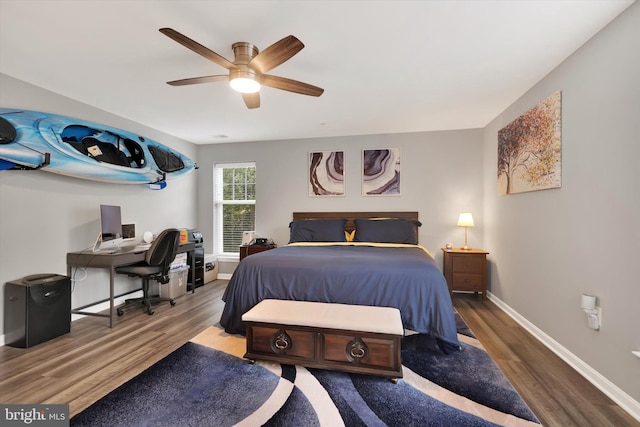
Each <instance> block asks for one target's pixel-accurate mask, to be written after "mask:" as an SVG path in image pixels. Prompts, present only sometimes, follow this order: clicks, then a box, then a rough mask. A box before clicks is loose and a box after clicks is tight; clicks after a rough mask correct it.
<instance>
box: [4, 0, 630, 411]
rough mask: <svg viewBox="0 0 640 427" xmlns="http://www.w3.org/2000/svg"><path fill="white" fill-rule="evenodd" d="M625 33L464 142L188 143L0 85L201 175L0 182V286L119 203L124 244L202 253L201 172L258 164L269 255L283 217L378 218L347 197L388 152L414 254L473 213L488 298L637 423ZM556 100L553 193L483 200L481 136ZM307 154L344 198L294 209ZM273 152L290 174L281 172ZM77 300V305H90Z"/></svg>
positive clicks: (593, 45)
mask: <svg viewBox="0 0 640 427" xmlns="http://www.w3.org/2000/svg"><path fill="white" fill-rule="evenodd" d="M639 20H640V7H639V6H638V4H633V5H632V6H630V7H629V8H628V9H627V10H626V11H625V12H624V13H623V14H621V15H620V16H619V17H618V18H617V19H616V20H614V21H613V22H612V23H611V24H610V25H609V26H608V27H606V28H605V29H604V30H602V31H601V32H600V33H599V34H597V35H596V36H595V37H594V38H593V39H592V40H590V41H589V42H588V43H587V44H585V45H584V46H583V47H582V48H581V49H579V50H578V51H577V52H576V53H575V54H574V55H572V56H571V57H570V58H569V59H567V60H566V61H564V62H563V63H562V64H561V65H560V66H559V67H558V68H557V69H555V70H553V71H552V72H551V73H550V74H549V75H547V76H546V77H545V78H544V79H543V80H541V81H540V82H538V83H537V84H535V85H534V86H533V87H532V88H531V89H530V90H529V91H528V92H527V93H525V94H524V95H523V96H522V97H521V98H519V99H518V100H517V101H515V102H514V103H513V104H512V105H511V106H510V107H509V108H508V109H507V110H506V111H504V112H502V113H501V114H500V115H498V116H497V117H495V119H493V120H492V121H491V122H490V123H489V124H488V125H487V126H485V127H483V128H479V129H471V130H447V131H436V132H414V133H402V134H386V135H356V136H345V137H330V138H320V137H317V138H305V139H297V140H288V141H284V140H282V141H271V142H269V144H264V143H261V142H244V143H238V144H218V145H215V146H202V145H193V144H190V143H188V142H185V141H183V140H180V139H178V138H176V137H172V136H168V135H166V134H161V133H160V132H159V131H157V130H153V129H151V128H147V127H144V126H142V125H140V124H138V123H134V122H131V121H128V120H125V119H123V118H121V117H117V116H114V115H112V114H109V113H106V112H105V111H102V110H99V109H98V108H96V107H92V106H89V105H86V104H82V103H80V102H78V101H75V100H72V99H69V98H65V97H63V96H61V95H58V94H56V93H54V92H52V91H48V90H45V89H43V88H41V87H38V86H36V85H32V84H28V83H26V82H24V81H21V80H20V76H14V77H11V76H8V75H5V74H2V75H0V101H1V103H2V106H17V105H20V106H22V107H25V108H32V109H36V110H41V111H56V112H60V113H64V114H67V115H70V116H82V117H88V118H90V119H92V120H95V121H97V122H109V123H113V124H114V125H117V126H119V127H121V128H128V129H133V130H139V131H140V132H144V134H146V135H148V136H149V137H151V138H156V139H161V140H163V141H165V143H167V144H169V145H172V146H174V147H176V148H177V149H179V150H181V151H182V152H184V153H186V154H187V155H190V156H192V157H194V158H197V159H198V163H199V164H200V165H201V169H200V170H199V171H198V172H197V173H196V174H191V175H190V176H188V177H185V178H183V179H180V180H176V181H174V182H172V183H171V184H172V185H170V186H169V187H168V188H166V189H165V190H163V191H162V192H149V191H147V192H144V193H142V194H143V195H144V196H145V197H144V198H142V197H140V194H141V191H140V190H139V189H134V188H130V187H129V186H109V185H103V184H94V183H87V182H84V181H81V180H73V179H70V178H64V177H59V176H55V175H54V176H49V174H45V173H44V172H26V171H25V172H8V173H6V172H5V173H1V174H0V232H1V235H2V241H1V242H0V257H1V259H0V266H1V271H0V283H5V282H6V281H9V280H13V279H15V278H18V277H22V276H25V275H28V274H33V273H39V272H58V273H63V272H64V271H65V260H64V254H65V253H66V252H67V251H70V250H79V249H82V248H84V247H86V246H88V245H89V244H90V243H91V241H92V239H93V238H94V237H95V233H94V227H95V226H97V225H96V224H95V221H96V218H97V217H96V209H97V207H98V205H99V204H100V203H102V202H115V203H118V204H121V205H122V206H123V220H125V221H130V222H135V223H136V227H137V229H139V230H159V229H161V228H163V227H168V226H173V225H178V226H184V227H199V228H200V229H201V230H202V231H203V232H204V234H205V236H206V237H205V241H206V245H211V244H212V243H211V242H212V236H213V230H212V226H211V225H210V224H211V223H212V215H211V208H210V207H211V204H212V199H211V196H210V195H211V186H212V183H211V180H210V177H211V176H212V170H211V168H212V164H213V163H214V162H231V161H246V160H255V161H258V162H259V163H258V165H257V168H258V174H259V178H258V179H259V184H258V185H259V200H258V213H257V225H256V228H257V230H258V231H259V232H260V233H261V234H263V235H265V236H268V237H271V238H273V239H274V240H275V241H276V242H278V243H279V244H282V243H284V240H286V233H287V229H286V224H287V223H288V220H289V219H290V215H291V212H293V211H296V210H327V211H334V210H340V211H344V210H379V208H380V205H379V204H380V202H379V200H378V199H375V198H363V197H362V196H360V184H359V181H358V179H359V178H358V175H357V171H358V168H359V164H360V160H359V155H360V151H361V150H362V149H364V148H369V147H383V146H393V147H399V148H400V149H401V150H402V151H401V152H402V159H403V165H402V168H403V180H404V181H403V187H402V192H403V196H402V197H399V198H397V199H393V200H394V206H393V209H394V210H417V211H419V212H420V218H421V221H422V222H423V224H424V226H423V227H422V229H421V235H420V240H421V242H424V243H425V245H426V246H427V247H428V249H429V250H430V251H431V252H432V253H434V254H435V255H436V258H437V260H438V262H439V263H441V258H440V257H439V255H438V252H439V248H440V247H441V246H442V245H443V244H444V243H446V242H449V241H451V242H453V243H454V244H461V243H462V239H463V234H462V230H460V229H459V228H457V227H456V226H455V221H456V219H457V215H458V213H459V212H460V211H462V210H469V211H471V212H473V213H474V218H475V219H476V224H477V226H476V227H475V228H474V229H472V230H470V232H469V240H470V244H471V245H473V246H477V247H482V248H484V249H486V250H488V251H490V252H491V255H490V257H489V258H490V269H491V273H490V276H491V282H490V284H489V289H490V292H491V293H492V294H493V295H494V296H495V297H496V298H497V299H499V300H501V301H503V302H504V304H506V306H508V307H509V308H510V309H512V310H513V311H514V312H515V313H517V314H518V315H520V316H522V318H523V319H525V320H526V321H527V322H529V323H530V324H531V325H532V326H533V328H535V329H538V330H540V331H542V332H543V333H544V335H545V336H547V337H550V338H551V339H552V340H553V341H554V342H555V343H557V344H559V345H560V346H561V348H563V349H565V350H566V351H568V352H569V353H570V355H569V356H570V357H571V356H574V357H575V358H576V359H577V360H581V361H583V362H584V364H585V365H586V367H587V368H586V370H587V373H588V374H589V373H590V374H591V375H593V376H594V378H595V380H596V381H598V380H599V381H600V382H601V384H600V385H601V386H602V387H604V388H607V387H609V391H610V392H611V393H612V394H618V397H619V398H620V400H621V401H624V402H626V403H627V404H628V406H629V407H630V408H632V409H633V408H635V411H636V413H640V410H639V404H638V402H639V401H640V388H639V387H640V383H639V382H638V381H637V378H638V375H639V372H640V360H638V359H637V358H634V357H633V356H632V355H631V351H632V350H639V349H640V336H639V334H638V332H637V325H638V324H640V318H639V317H638V316H639V314H638V310H637V304H638V301H640V294H639V292H640V286H638V284H637V274H636V273H635V268H634V267H635V266H634V264H635V263H634V257H633V254H634V252H635V243H636V240H637V238H638V236H639V235H640V231H639V228H638V227H639V226H638V224H637V218H638V217H640V200H639V199H638V192H637V189H636V186H637V185H636V183H637V182H639V181H640V176H638V173H639V172H638V170H637V169H636V168H634V167H633V161H634V160H635V159H637V158H638V157H639V156H640V153H639V151H638V150H639V148H638V145H637V138H638V133H639V131H638V125H637V123H638V121H637V117H638V115H639V114H640V111H639V110H638V108H639V107H638V105H639V104H640V103H639V102H638V93H640V88H639V87H638V85H639V82H638V80H637V78H636V76H637V74H638V58H637V56H636V57H633V56H632V55H630V54H629V53H630V52H633V51H634V49H635V51H638V48H637V43H638V42H637V40H639V39H640V37H638V31H639V30H638V28H639V26H638V25H636V24H637V23H638V22H639ZM632 41H633V42H632ZM632 43H635V44H632ZM614 64H615V65H614ZM618 64H623V65H618ZM16 77H17V78H16ZM558 89H561V90H562V91H563V178H564V179H563V184H562V188H561V189H558V190H549V191H542V192H533V193H527V194H522V195H516V196H507V197H505V196H497V195H496V190H495V161H496V160H495V153H496V138H495V136H496V132H497V131H498V130H499V129H500V128H502V127H503V126H504V125H506V124H507V123H509V122H510V121H511V120H513V119H514V118H515V117H517V116H518V115H520V114H522V112H524V111H526V110H527V109H528V108H530V107H531V106H532V105H534V104H535V103H537V102H538V101H539V100H540V99H542V98H544V97H545V96H547V95H548V94H549V93H551V92H553V91H555V90H558ZM594 100H596V101H599V102H594ZM318 149H321V150H334V149H335V150H337V149H344V150H346V155H347V167H348V169H349V171H350V172H349V175H348V176H347V196H346V197H345V198H343V199H341V198H331V199H322V200H321V201H320V200H317V199H310V198H309V197H308V196H307V191H306V169H305V168H306V155H307V153H308V152H309V151H311V150H318ZM282 152H286V153H287V159H288V161H289V162H290V165H291V169H288V168H287V169H285V168H282V167H281V165H282V162H281V159H280V157H279V156H278V153H282ZM621 165H622V166H623V167H621ZM598 172H599V173H598ZM292 174H295V175H292ZM292 178H293V179H292ZM292 183H293V184H292ZM283 188H286V189H287V191H286V192H284V191H283ZM386 200H388V199H385V203H386ZM194 207H195V208H194ZM320 208H321V209H320ZM43 212H46V214H47V215H48V217H47V218H43V216H42V213H43ZM160 212H162V215H159V214H158V213H160ZM206 249H207V250H206V251H207V252H210V251H211V250H212V248H211V246H209V247H207V248H206ZM34 260H36V261H35V262H34ZM96 275H97V274H96ZM97 276H98V275H97ZM96 280H104V277H99V276H98V277H96ZM77 291H78V293H79V295H78V298H80V300H81V299H82V298H83V297H88V296H89V295H87V294H85V295H83V294H82V292H83V290H82V289H79V288H78V289H77ZM582 293H592V294H594V295H597V296H598V297H599V298H600V301H601V304H602V307H603V327H602V329H601V331H599V332H595V331H592V330H590V329H588V327H587V326H586V319H585V316H584V313H583V312H582V311H581V310H580V306H579V304H580V295H581V294H582ZM551 344H553V343H551ZM596 374H598V375H601V376H602V377H599V376H598V375H596Z"/></svg>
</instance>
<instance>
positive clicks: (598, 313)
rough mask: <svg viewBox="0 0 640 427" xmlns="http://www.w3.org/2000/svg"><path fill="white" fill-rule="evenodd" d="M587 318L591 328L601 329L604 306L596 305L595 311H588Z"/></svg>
mask: <svg viewBox="0 0 640 427" xmlns="http://www.w3.org/2000/svg"><path fill="white" fill-rule="evenodd" d="M587 320H588V322H589V327H590V328H591V329H593V330H595V331H599V330H600V328H601V327H602V307H596V310H595V312H587Z"/></svg>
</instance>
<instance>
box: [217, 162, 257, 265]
mask: <svg viewBox="0 0 640 427" xmlns="http://www.w3.org/2000/svg"><path fill="white" fill-rule="evenodd" d="M249 167H254V168H255V167H256V162H231V163H215V164H214V165H213V236H214V243H213V252H214V254H216V256H218V258H219V259H220V258H229V259H233V260H237V259H239V258H240V254H238V253H234V252H224V251H223V249H222V239H219V238H218V236H222V234H223V231H222V215H221V211H222V203H220V201H221V199H222V192H221V188H222V187H219V186H218V182H220V181H221V180H222V169H225V168H249ZM224 204H242V205H255V204H256V201H255V200H242V201H234V200H227V201H226V202H225V203H224Z"/></svg>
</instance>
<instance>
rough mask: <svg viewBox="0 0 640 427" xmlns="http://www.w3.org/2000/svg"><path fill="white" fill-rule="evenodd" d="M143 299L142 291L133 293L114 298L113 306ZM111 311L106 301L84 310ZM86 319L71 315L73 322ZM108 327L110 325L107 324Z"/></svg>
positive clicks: (0, 343)
mask: <svg viewBox="0 0 640 427" xmlns="http://www.w3.org/2000/svg"><path fill="white" fill-rule="evenodd" d="M140 297H142V291H137V292H132V293H130V294H127V295H123V296H121V297H118V298H114V299H113V306H114V307H116V306H118V305H120V304H122V303H124V300H125V299H127V298H140ZM108 309H109V301H105V302H102V303H99V304H96V305H92V306H89V307H85V308H83V311H87V312H89V313H99V312H101V311H103V310H108ZM83 317H85V315H84V314H72V315H71V322H73V321H75V320H78V319H81V318H83ZM107 326H108V323H107ZM5 342H6V341H5V334H2V335H0V346H3V345H5Z"/></svg>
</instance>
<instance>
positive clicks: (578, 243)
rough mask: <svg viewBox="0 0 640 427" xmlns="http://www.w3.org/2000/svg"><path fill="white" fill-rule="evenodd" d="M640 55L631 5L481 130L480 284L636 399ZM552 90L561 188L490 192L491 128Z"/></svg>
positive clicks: (638, 17)
mask: <svg viewBox="0 0 640 427" xmlns="http://www.w3.org/2000/svg"><path fill="white" fill-rule="evenodd" d="M638 52H640V4H638V3H636V4H633V5H632V6H631V7H629V8H628V9H627V10H626V11H625V12H623V13H622V15H620V16H619V17H618V18H617V19H616V20H614V21H613V22H612V23H611V24H610V25H609V26H607V27H606V28H604V29H603V30H602V31H601V32H600V33H598V34H597V35H596V36H595V37H593V38H592V39H591V40H590V41H589V42H588V43H586V44H585V45H584V46H583V47H582V48H580V49H579V50H578V51H577V52H576V53H575V54H574V55H572V56H571V57H570V58H568V59H567V60H566V61H565V62H564V63H562V64H561V65H560V66H559V67H558V68H557V69H555V70H554V71H553V72H552V73H550V74H549V75H548V76H546V77H545V78H544V79H543V80H542V81H540V82H539V83H538V84H537V85H536V86H534V87H533V88H532V89H531V90H529V91H528V92H527V93H526V94H525V95H524V96H523V97H522V98H520V99H518V100H517V101H516V102H515V103H514V104H513V105H512V106H511V107H509V108H508V109H507V110H506V111H505V112H504V113H503V114H501V115H500V116H499V117H497V118H496V119H495V120H493V121H492V122H491V123H490V124H489V125H488V126H487V127H486V128H485V129H484V147H485V148H484V167H485V175H484V194H485V199H484V200H485V212H484V218H485V229H484V232H485V239H484V241H485V243H486V249H487V250H490V251H491V252H492V259H493V262H492V263H491V271H490V274H491V283H490V291H491V292H492V293H493V294H494V295H496V296H497V297H498V298H499V299H500V300H502V301H503V302H505V303H506V304H507V305H508V306H510V307H511V308H513V309H514V310H515V311H517V312H518V313H519V314H520V315H521V316H523V317H524V318H526V320H528V321H529V322H531V323H532V324H534V325H535V326H536V327H537V328H539V329H540V330H542V331H543V332H544V333H545V334H547V335H548V336H550V337H551V338H552V339H553V340H555V341H557V342H558V343H560V344H561V346H563V347H565V348H566V349H568V350H569V351H570V352H571V353H573V354H574V355H576V356H577V357H578V358H579V359H581V360H582V361H583V362H585V363H586V364H587V365H589V366H590V367H591V368H593V369H594V370H595V371H597V372H598V373H599V374H601V375H602V376H604V377H605V378H606V380H604V381H603V382H602V383H606V382H607V381H610V382H611V383H613V384H614V385H615V386H614V387H612V388H613V389H615V388H616V387H617V388H619V389H622V390H623V391H624V392H625V393H626V394H628V395H629V396H631V397H632V398H633V399H635V401H636V402H635V405H638V403H637V401H640V359H638V358H636V357H634V356H633V355H632V354H631V351H632V350H640V279H639V278H638V277H639V276H638V272H637V266H638V260H637V258H638V248H637V246H638V244H639V242H640V225H639V223H638V221H639V220H640V189H639V188H638V185H639V184H640V167H638V161H639V160H640V78H639V77H640V54H639V53H638ZM556 90H561V91H562V188H560V189H554V190H545V191H537V192H531V193H521V194H516V195H509V196H498V195H497V189H496V168H497V160H496V152H497V132H498V130H499V129H501V128H502V127H504V126H505V125H506V124H508V123H509V122H511V121H512V120H513V119H515V118H516V117H518V116H519V115H520V114H522V113H524V112H525V111H527V110H528V109H529V108H531V107H532V106H534V105H535V104H536V103H538V102H539V101H540V100H542V99H543V98H545V97H547V96H548V95H550V94H551V93H552V92H554V91H556ZM582 293H588V294H593V295H596V296H597V297H598V305H600V306H601V307H602V309H603V322H602V328H601V330H600V331H599V332H596V331H593V330H591V329H589V328H588V327H587V318H586V315H585V314H584V313H583V312H582V311H581V309H580V295H581V294H582ZM631 404H634V403H633V402H631ZM638 408H640V406H636V408H635V409H636V411H637V410H638ZM639 415H640V412H637V413H636V416H639Z"/></svg>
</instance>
